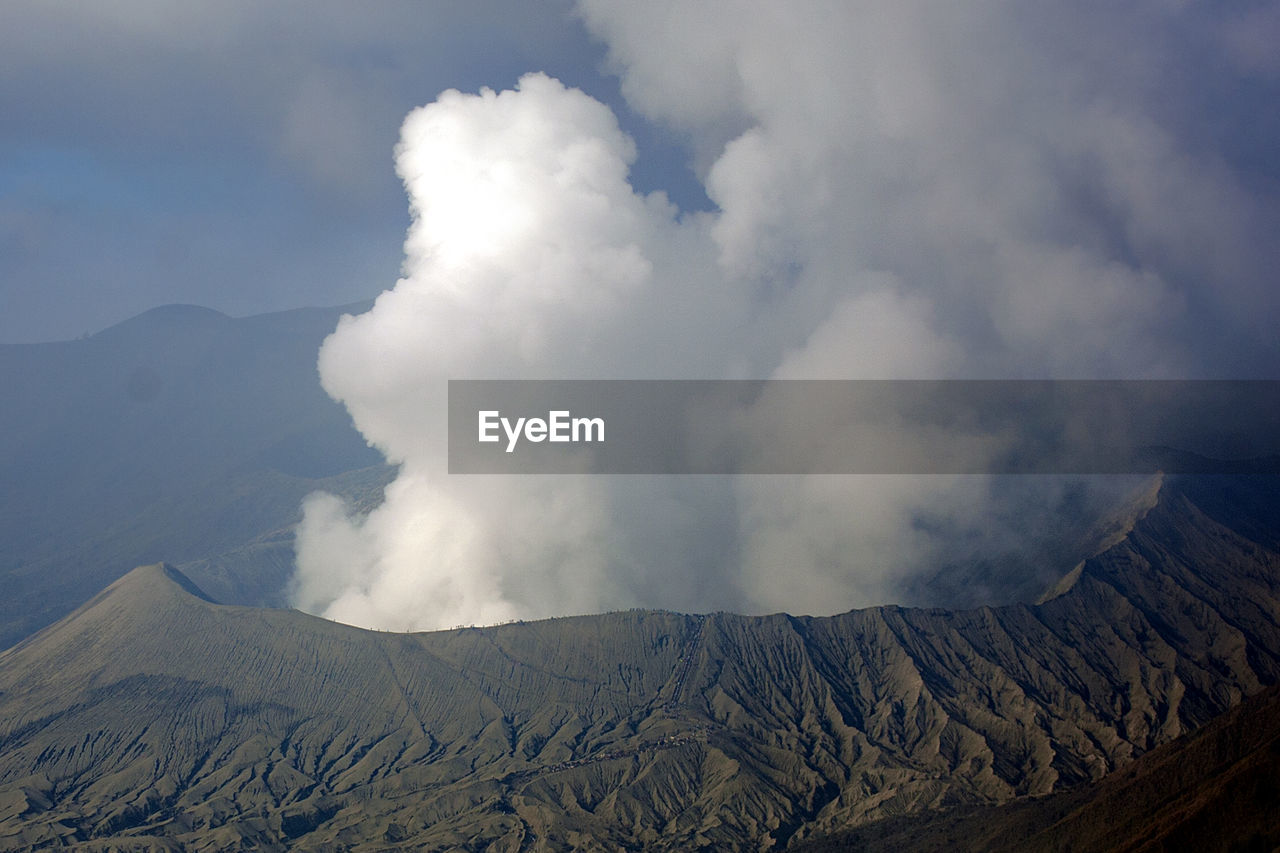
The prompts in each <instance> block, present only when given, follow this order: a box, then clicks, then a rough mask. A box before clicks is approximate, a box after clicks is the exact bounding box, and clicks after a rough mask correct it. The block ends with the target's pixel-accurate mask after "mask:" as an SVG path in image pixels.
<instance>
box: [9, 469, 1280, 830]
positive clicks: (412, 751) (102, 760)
mask: <svg viewBox="0 0 1280 853" xmlns="http://www.w3.org/2000/svg"><path fill="white" fill-rule="evenodd" d="M1278 491H1280V490H1278V489H1277V486H1276V484H1275V483H1274V482H1273V481H1272V479H1270V478H1266V477H1261V478H1239V477H1237V478H1209V477H1204V478H1182V479H1173V480H1170V481H1167V482H1166V483H1164V484H1163V485H1162V486H1161V488H1160V490H1159V492H1158V494H1156V495H1154V496H1153V497H1154V500H1153V502H1152V505H1151V506H1150V508H1149V509H1148V510H1147V511H1146V512H1145V513H1144V514H1141V517H1140V518H1137V520H1136V521H1135V522H1134V523H1133V525H1132V529H1130V530H1128V532H1127V533H1124V534H1123V536H1122V538H1120V539H1118V540H1117V541H1115V542H1114V543H1113V544H1112V545H1111V546H1110V547H1108V548H1106V549H1105V550H1104V551H1102V552H1101V553H1099V554H1097V555H1096V556H1094V557H1092V558H1090V559H1089V560H1086V561H1085V563H1084V564H1083V566H1082V567H1081V568H1080V570H1079V572H1078V574H1077V576H1076V578H1075V579H1074V582H1072V583H1071V584H1069V585H1064V588H1063V589H1062V590H1061V591H1060V594H1059V595H1057V596H1055V597H1053V598H1052V599H1050V600H1048V601H1045V602H1044V603H1043V604H1040V605H1013V606H1007V607H995V608H990V607H988V608H981V609H977V610H969V611H945V610H938V609H912V608H900V607H879V608H871V609H867V610H861V611H853V612H850V613H846V614H843V615H840V616H833V617H827V618H811V617H792V616H786V615H781V614H780V615H775V616H766V617H746V616H734V615H731V614H723V613H716V614H710V615H706V616H684V615H680V614H674V613H666V612H650V611H630V612H625V613H614V614H608V615H604V616H594V617H575V618H565V619H554V620H548V621H542V622H533V623H516V624H510V625H504V626H496V627H491V628H479V629H463V630H458V631H448V632H436V633H427V634H388V633H379V632H372V631H364V630H361V629H356V628H351V627H347V626H342V625H337V624H334V623H329V622H326V621H324V620H320V619H317V618H314V617H310V616H306V615H304V614H300V613H296V612H288V611H279V610H262V609H255V608H245V607H228V606H223V605H217V604H213V603H211V602H209V601H206V600H203V599H202V598H200V597H198V596H197V595H194V594H192V591H191V590H190V587H189V584H187V583H186V582H184V581H183V579H182V577H181V575H180V574H179V573H176V572H175V571H174V570H173V569H170V568H166V567H161V566H153V567H150V568H144V569H139V570H137V571H135V572H132V573H130V574H129V575H128V576H126V577H125V578H123V579H121V580H120V581H118V582H116V583H115V584H113V585H112V586H111V587H109V588H108V589H107V590H105V591H104V592H102V593H101V594H100V595H99V596H97V597H96V598H94V599H93V600H92V601H90V602H89V603H88V604H86V605H85V606H84V607H82V608H81V609H80V610H78V611H77V612H76V613H74V614H72V615H71V616H69V617H67V618H66V619H64V620H62V621H60V622H58V623H56V624H54V625H51V626H49V627H48V628H46V629H44V630H43V631H41V632H39V633H38V634H36V635H34V636H31V637H29V638H28V639H27V640H25V641H24V642H22V643H21V644H19V645H18V646H16V647H14V648H13V649H10V650H9V651H7V652H4V653H3V654H0V846H4V847H6V848H11V849H15V850H18V849H36V848H38V847H39V846H41V845H49V844H58V843H70V842H84V843H88V844H91V845H97V846H98V847H102V848H105V847H107V846H109V845H114V846H115V848H116V849H119V848H123V847H127V848H129V849H166V848H169V847H176V846H177V845H181V847H182V848H183V849H192V850H199V849H225V848H227V847H236V846H240V845H242V844H244V845H250V844H251V845H257V846H259V847H260V848H261V849H315V850H321V849H338V848H340V849H353V850H359V849H368V850H375V849H376V850H387V849H403V850H417V849H494V850H519V849H547V850H567V849H601V850H603V849H609V850H613V849H640V848H643V849H656V850H663V849H669V850H690V849H717V850H722V849H727V850H748V849H760V848H762V847H767V846H770V845H773V846H784V845H787V844H789V843H793V842H797V841H800V840H802V839H806V838H814V837H819V836H825V835H828V834H830V833H832V832H835V831H839V830H842V829H844V828H847V827H851V826H858V825H862V824H866V823H869V822H871V821H875V820H877V819H880V818H884V817H889V816H893V815H901V814H909V813H915V812H923V811H925V810H927V809H932V808H937V807H943V806H948V805H958V804H966V803H971V804H980V803H994V802H1002V801H1006V800H1009V799H1011V798H1013V797H1016V796H1019V795H1024V794H1043V793H1047V792H1049V791H1052V790H1055V789H1058V788H1061V787H1064V786H1071V785H1076V784H1079V783H1083V782H1088V781H1090V780H1094V779H1098V778H1100V777H1102V776H1103V775H1104V774H1105V773H1107V772H1108V771H1110V770H1113V769H1114V768H1117V767H1120V766H1124V765H1126V764H1127V763H1128V762H1130V761H1131V760H1133V759H1134V758H1135V757H1136V756H1138V755H1140V754H1142V753H1144V752H1147V751H1149V750H1151V749H1153V748H1154V747H1157V746H1159V745H1160V744H1163V743H1167V742H1170V741H1172V740H1173V739H1175V738H1177V737H1178V736H1179V735H1181V734H1183V733H1184V732H1187V731H1189V730H1192V729H1194V728H1195V727H1197V726H1200V725H1203V724H1204V723H1206V722H1208V721H1209V720H1211V719H1213V718H1214V717H1215V716H1217V715H1218V714H1220V713H1222V712H1223V711H1225V710H1226V709H1228V708H1229V707H1231V706H1233V705H1235V704H1236V703H1238V702H1239V701H1240V700H1241V699H1242V698H1243V697H1245V696H1248V695H1252V694H1255V693H1258V692H1259V691H1261V690H1262V689H1264V688H1265V687H1266V686H1268V685H1271V684H1275V683H1277V682H1280V548H1278V547H1277V544H1278V543H1277V541H1276V536H1277V533H1276V531H1277V530H1280V528H1277V527H1276V526H1275V521H1276V516H1277V513H1280V500H1277V492H1278Z"/></svg>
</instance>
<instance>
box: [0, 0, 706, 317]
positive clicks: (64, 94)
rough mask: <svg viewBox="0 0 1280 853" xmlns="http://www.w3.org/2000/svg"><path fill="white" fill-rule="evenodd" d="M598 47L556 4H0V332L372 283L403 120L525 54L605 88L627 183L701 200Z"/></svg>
mask: <svg viewBox="0 0 1280 853" xmlns="http://www.w3.org/2000/svg"><path fill="white" fill-rule="evenodd" d="M603 59H604V47H603V46H602V45H601V44H600V42H599V41H598V40H595V39H592V38H591V37H590V36H589V34H588V33H587V32H586V30H585V29H584V27H583V26H582V24H581V22H580V21H579V20H578V19H577V18H576V17H575V16H574V15H573V14H572V9H571V8H570V6H569V5H568V4H567V3H560V2H547V3H537V4H529V3H509V2H508V3H498V2H476V3H466V4H461V3H440V2H434V3H433V2H395V0H391V1H390V2H382V0H380V2H377V3H371V4H360V5H359V6H356V5H354V4H350V3H343V2H332V0H319V1H318V2H306V3H302V2H281V3H271V4H261V3H252V2H242V0H230V2H218V3H206V2H201V3H179V2H167V0H108V2H102V3H80V2H62V1H61V0H52V2H45V0H38V1H37V2H27V0H14V2H6V3H4V4H0V343H26V342H36V341H46V340H66V339H70V338H75V337H78V336H80V335H82V334H84V333H86V332H90V333H92V332H97V331H100V330H101V329H103V328H105V327H107V326H110V325H113V324H114V323H117V322H120V321H122V320H124V319H127V318H129V317H132V316H135V315H137V314H139V313H141V312H143V311H145V310H147V309H149V308H153V307H155V306H157V305H162V304H170V303H192V304H198V305H204V306H208V307H212V308H216V309H218V310H221V311H223V312H225V313H228V314H231V315H233V316H244V315H250V314H256V313H262V312H266V311H275V310H284V309H289V308H296V307H300V306H317V305H342V304H347V303H350V302H355V301H359V300H365V299H371V298H373V297H374V296H376V295H377V294H378V293H379V292H381V291H382V290H383V289H384V288H386V287H387V286H389V283H394V281H395V277H396V275H397V273H398V271H399V268H400V264H401V261H402V252H401V244H402V242H403V239H404V232H405V229H406V227H407V226H408V223H409V218H408V210H407V208H406V204H405V195H404V189H403V187H402V186H401V184H400V181H399V180H398V178H397V177H396V174H395V171H394V163H393V154H392V150H393V148H394V146H395V144H396V141H397V139H398V136H399V129H400V123H401V122H402V121H403V119H404V117H405V115H406V114H407V113H408V112H409V111H410V110H411V109H413V108H414V107H417V106H420V105H422V104H424V103H427V102H429V101H430V100H432V99H433V98H434V97H435V96H436V95H437V94H438V93H439V92H441V91H443V90H445V89H449V88H459V89H462V90H464V91H476V90H478V89H479V88H480V87H481V86H490V87H495V88H505V87H510V86H512V85H514V84H515V82H516V80H517V79H518V78H519V76H520V75H521V74H523V73H525V72H527V71H529V70H531V69H537V70H545V71H546V72H547V73H549V74H553V75H556V76H559V77H563V78H565V79H570V80H572V81H573V84H574V85H575V86H578V87H580V88H582V89H584V90H585V91H588V92H590V93H592V95H593V96H595V97H597V98H600V99H602V100H604V101H606V102H609V103H611V104H612V105H613V106H614V109H615V111H616V112H617V113H618V114H619V116H620V118H621V120H622V121H624V122H626V123H627V125H628V129H629V132H631V133H632V134H634V135H637V137H638V138H642V139H644V141H645V148H646V152H647V156H646V158H645V162H644V163H643V164H638V167H637V171H636V175H637V180H638V181H639V182H641V183H642V184H647V185H648V186H650V187H653V186H658V185H661V186H663V187H665V188H666V189H667V190H668V192H670V193H671V194H672V196H673V197H677V196H678V197H680V198H681V199H682V201H683V202H684V203H685V204H687V205H688V206H690V207H697V206H706V205H707V204H708V202H707V201H706V199H705V196H704V195H703V194H702V191H701V188H700V186H699V185H698V183H697V182H696V180H695V179H694V177H693V175H692V173H691V171H690V170H689V167H688V165H687V156H686V155H685V153H684V151H683V150H682V148H681V144H680V142H679V140H677V139H675V138H674V137H673V136H672V135H671V134H668V133H666V132H665V131H664V130H663V129H661V128H658V127H656V126H654V125H651V124H648V123H645V122H642V121H641V120H639V119H638V118H637V117H636V116H634V115H633V114H632V113H630V112H629V111H628V110H627V108H626V105H625V103H624V102H623V101H622V99H621V97H620V95H619V83H618V80H617V78H616V77H614V76H612V75H609V74H608V73H605V72H604V71H603V70H602V68H601V65H602V62H603Z"/></svg>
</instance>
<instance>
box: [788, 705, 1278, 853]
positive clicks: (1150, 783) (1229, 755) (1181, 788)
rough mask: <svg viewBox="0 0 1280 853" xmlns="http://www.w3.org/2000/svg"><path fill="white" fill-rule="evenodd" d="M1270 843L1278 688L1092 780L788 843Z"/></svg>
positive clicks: (1199, 846)
mask: <svg viewBox="0 0 1280 853" xmlns="http://www.w3.org/2000/svg"><path fill="white" fill-rule="evenodd" d="M1277 847H1280V686H1272V687H1268V688H1267V689H1266V690H1265V691H1263V692H1262V693H1261V694H1260V695H1258V696H1254V697H1252V698H1250V699H1248V700H1246V701H1245V702H1243V703H1242V704H1240V705H1238V706H1236V707H1235V708H1232V709H1231V710H1230V711H1228V712H1227V713H1225V714H1223V715H1222V716H1221V717H1218V718H1217V719H1215V720H1213V721H1212V722H1210V723H1209V724H1208V725H1206V726H1205V727H1204V728H1202V729H1200V730H1198V731H1196V732H1195V733H1194V734H1191V735H1185V736H1183V737H1181V738H1179V739H1178V740H1176V741H1174V742H1173V743H1169V744H1165V745H1164V746H1160V747H1157V748H1156V749H1154V750H1152V751H1151V752H1149V753H1147V754H1146V755H1144V756H1142V757H1141V758H1139V759H1138V760H1136V761H1134V762H1133V763H1132V764H1130V765H1128V766H1127V767H1124V768H1123V769H1121V770H1117V771H1115V772H1114V773H1112V774H1110V775H1108V776H1106V777H1105V778H1104V779H1102V780H1101V781H1100V782H1097V783H1094V784H1092V785H1087V786H1083V787H1081V788H1076V789H1072V790H1067V791H1062V792H1060V793H1057V794H1051V795H1049V796H1045V797H1030V798H1026V799H1022V800H1016V801H1014V802H1011V803H1008V804H1006V805H1003V806H986V807H977V808H972V807H971V808H955V809H949V810H946V811H943V812H941V813H937V814H925V815H911V816H906V817H899V818H890V819H887V820H884V821H878V822H876V823H873V824H871V825H869V826H866V827H862V828H861V829H857V830H853V831H850V832H847V833H841V834H838V835H835V836H832V837H830V838H825V839H820V840H815V841H812V842H809V843H802V844H799V845H796V847H795V849H796V851H797V853H843V851H854V850H885V851H888V850H912V851H920V853H929V851H938V853H943V851H956V853H963V851H973V853H977V851H984V853H1016V851H1023V850H1034V851H1044V853H1057V851H1062V853H1066V851H1073V853H1105V851H1121V850H1125V851H1162V850H1167V851H1175V850H1197V851H1217V850H1224V851H1225V850H1235V851H1250V850H1258V851H1264V850H1265V851H1270V850H1274V849H1276V848H1277Z"/></svg>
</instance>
